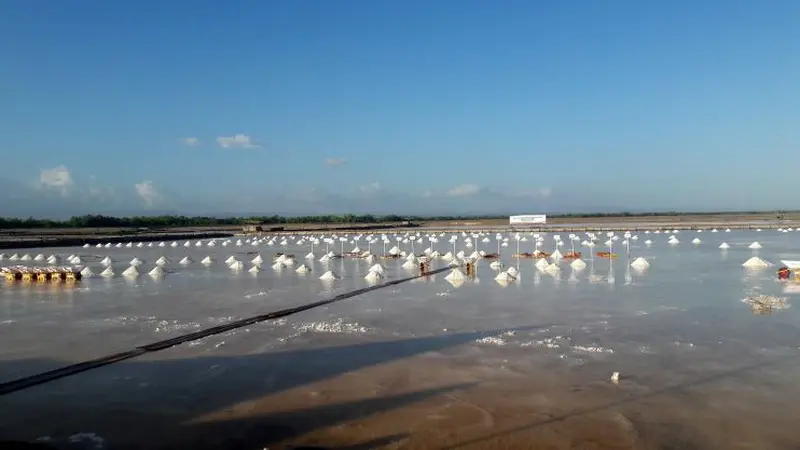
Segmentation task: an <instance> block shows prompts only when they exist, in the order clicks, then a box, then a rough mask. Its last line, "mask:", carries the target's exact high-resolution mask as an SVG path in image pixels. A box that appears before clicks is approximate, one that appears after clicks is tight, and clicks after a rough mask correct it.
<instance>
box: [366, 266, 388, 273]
mask: <svg viewBox="0 0 800 450" xmlns="http://www.w3.org/2000/svg"><path fill="white" fill-rule="evenodd" d="M368 272H375V273H377V274H380V275H386V268H385V267H383V266H382V265H380V264H374V265H373V266H372V267H370V268H369V270H368Z"/></svg>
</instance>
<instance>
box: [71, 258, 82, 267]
mask: <svg viewBox="0 0 800 450" xmlns="http://www.w3.org/2000/svg"><path fill="white" fill-rule="evenodd" d="M69 262H71V263H72V264H75V265H78V264H82V263H83V260H82V259H81V257H80V256H76V257H74V258H72V259H70V260H69Z"/></svg>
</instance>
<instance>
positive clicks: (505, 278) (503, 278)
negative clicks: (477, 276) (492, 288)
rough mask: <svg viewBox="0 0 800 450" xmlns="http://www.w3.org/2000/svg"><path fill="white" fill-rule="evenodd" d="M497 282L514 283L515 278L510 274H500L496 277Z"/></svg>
mask: <svg viewBox="0 0 800 450" xmlns="http://www.w3.org/2000/svg"><path fill="white" fill-rule="evenodd" d="M494 279H495V281H514V280H515V278H514V276H513V275H511V274H510V273H508V272H500V273H498V274H497V276H496V277H494Z"/></svg>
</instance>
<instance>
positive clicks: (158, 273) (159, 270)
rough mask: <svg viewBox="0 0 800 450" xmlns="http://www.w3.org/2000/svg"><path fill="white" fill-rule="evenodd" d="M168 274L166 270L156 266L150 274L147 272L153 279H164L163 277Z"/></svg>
mask: <svg viewBox="0 0 800 450" xmlns="http://www.w3.org/2000/svg"><path fill="white" fill-rule="evenodd" d="M166 273H167V272H166V271H165V270H164V269H163V268H162V267H161V266H155V267H154V268H153V270H151V271H150V272H147V274H148V275H150V276H151V277H153V278H161V277H163V276H164V275H165V274H166Z"/></svg>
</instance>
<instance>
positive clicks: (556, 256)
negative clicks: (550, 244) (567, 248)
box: [550, 249, 564, 259]
mask: <svg viewBox="0 0 800 450" xmlns="http://www.w3.org/2000/svg"><path fill="white" fill-rule="evenodd" d="M563 257H564V255H562V254H561V252H560V251H558V249H556V251H554V252H553V253H551V254H550V258H552V259H561V258H563Z"/></svg>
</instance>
